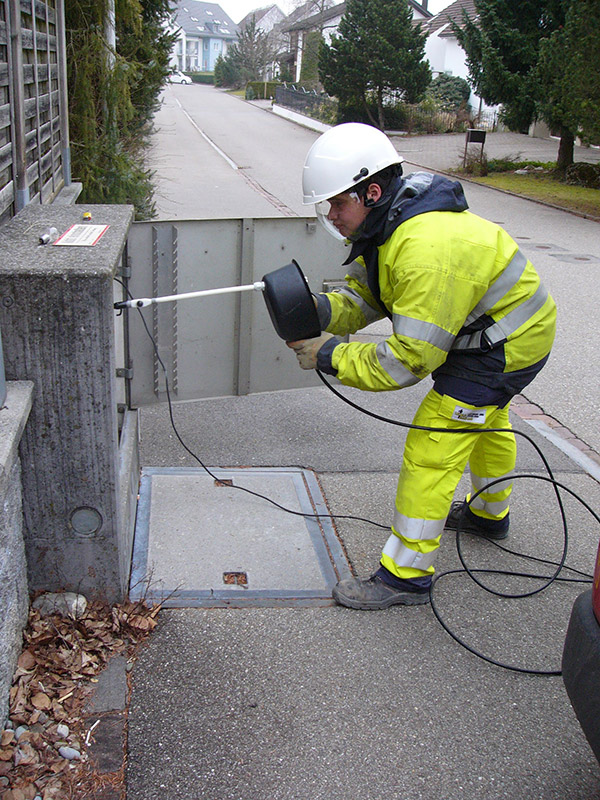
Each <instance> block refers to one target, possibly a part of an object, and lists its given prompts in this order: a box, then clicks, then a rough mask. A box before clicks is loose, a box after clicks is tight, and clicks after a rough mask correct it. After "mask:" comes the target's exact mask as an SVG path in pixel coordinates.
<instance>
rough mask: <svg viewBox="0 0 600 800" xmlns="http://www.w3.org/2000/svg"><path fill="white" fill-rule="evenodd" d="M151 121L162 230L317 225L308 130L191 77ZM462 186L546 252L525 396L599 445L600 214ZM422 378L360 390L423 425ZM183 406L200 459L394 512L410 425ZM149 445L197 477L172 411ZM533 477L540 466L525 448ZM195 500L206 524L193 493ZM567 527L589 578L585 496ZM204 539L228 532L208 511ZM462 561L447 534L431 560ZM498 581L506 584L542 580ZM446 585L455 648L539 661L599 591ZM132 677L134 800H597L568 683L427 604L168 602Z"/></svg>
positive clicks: (441, 158) (518, 513)
mask: <svg viewBox="0 0 600 800" xmlns="http://www.w3.org/2000/svg"><path fill="white" fill-rule="evenodd" d="M184 111H185V113H184ZM157 125H158V132H157V134H156V136H155V140H154V141H155V147H154V152H153V155H152V166H153V167H154V168H155V169H156V170H157V171H158V178H159V197H158V200H159V208H160V213H161V216H162V218H163V219H189V218H192V219H194V218H215V217H217V218H218V217H247V216H250V217H252V216H287V215H289V214H299V215H304V212H305V210H304V209H303V208H302V206H301V204H300V175H301V168H302V163H303V161H304V156H305V154H306V151H307V150H308V148H309V147H310V144H311V143H312V142H313V141H314V139H315V138H316V136H317V134H316V133H314V132H311V131H309V130H306V129H304V128H301V127H299V126H297V125H295V124H292V123H290V122H289V121H286V120H282V119H280V118H277V117H276V116H275V115H273V114H270V113H267V112H266V111H265V110H264V109H262V108H259V107H256V106H252V105H250V104H248V103H245V102H243V101H240V100H239V99H237V98H233V97H231V96H228V95H226V94H224V93H222V92H218V91H215V90H214V89H211V88H210V87H201V86H195V85H192V86H171V87H169V88H168V89H167V90H166V92H165V96H164V104H163V107H162V109H161V111H160V112H159V114H158V117H157ZM209 140H210V141H209ZM394 141H395V143H396V146H397V147H398V149H399V150H400V151H403V150H404V151H405V152H404V154H405V157H406V159H407V162H408V158H409V156H410V158H411V159H413V161H412V165H411V164H408V168H409V169H410V170H411V171H413V169H414V168H422V167H425V168H427V167H429V168H431V169H438V170H442V169H444V168H448V167H449V166H451V165H452V164H453V163H455V162H454V159H455V158H456V154H457V149H458V147H459V143H458V140H457V139H453V137H415V138H411V139H401V138H399V137H398V138H397V139H396V138H395V139H394ZM211 142H212V144H211ZM213 145H215V146H216V147H218V148H219V150H220V152H218V151H217V150H215V147H214V146H213ZM525 145H526V146H527V147H528V148H530V149H531V150H532V151H535V149H536V142H535V141H534V142H529V141H528V140H526V141H525V142H524V141H523V140H522V138H521V139H520V138H518V137H517V138H516V139H509V140H507V141H504V142H503V144H502V146H503V147H510V148H511V150H512V152H514V151H515V150H518V149H519V148H522V147H523V146H525ZM541 146H542V147H544V148H548V147H551V144H549V143H541ZM225 156H227V158H228V159H229V161H227V160H226V158H225ZM230 162H232V163H233V166H232V163H230ZM234 166H237V167H238V169H234ZM466 192H467V196H468V199H469V202H470V204H471V207H472V209H473V210H474V211H475V212H476V213H481V214H482V215H483V216H486V217H489V218H490V219H493V220H495V221H498V222H501V223H502V224H503V225H504V226H505V227H506V228H507V229H508V230H509V232H510V233H511V234H512V235H513V236H514V237H515V238H516V239H517V240H518V241H519V244H520V246H521V247H522V248H523V249H524V250H525V251H526V252H527V254H528V255H531V256H532V257H535V258H534V260H535V263H536V265H537V266H538V268H539V270H540V272H541V273H542V275H543V279H544V281H545V282H546V283H547V284H548V286H549V288H550V289H551V291H552V292H553V293H554V295H555V296H556V299H557V302H558V306H559V312H560V314H559V334H558V339H557V344H556V347H555V351H554V355H553V357H552V359H551V361H550V363H549V364H548V366H547V367H546V368H545V369H544V370H543V372H542V374H541V375H540V376H538V378H537V379H536V381H535V382H534V384H533V385H532V387H531V388H530V389H528V390H527V396H528V397H529V398H530V399H532V400H534V401H535V402H537V403H539V404H540V405H541V406H542V407H543V408H544V410H545V411H546V412H547V413H549V414H551V415H554V416H556V417H557V419H560V420H562V421H563V422H564V423H565V424H567V425H568V427H570V428H571V429H572V430H573V431H575V432H576V433H577V434H578V436H579V437H580V438H581V439H582V440H584V441H587V442H588V443H589V444H594V445H595V449H596V450H599V449H600V434H599V433H598V429H597V419H598V380H597V377H596V369H597V365H598V357H597V353H596V347H595V336H594V332H595V327H596V322H595V312H596V308H597V307H598V299H599V298H598V294H599V289H598V282H597V279H596V272H597V269H598V264H599V263H600V256H599V253H598V230H599V229H598V224H597V223H595V222H591V221H590V220H585V219H580V218H578V217H575V216H572V215H569V214H565V213H564V212H560V211H556V210H554V209H550V208H546V207H544V206H540V205H538V204H535V203H531V202H529V201H525V200H521V199H519V198H513V197H511V196H509V195H505V194H502V193H498V192H495V191H493V190H490V189H485V188H483V187H479V186H474V185H471V184H468V185H467V186H466ZM580 259H587V260H580ZM425 383H426V382H425V381H424V382H423V385H421V384H419V385H418V386H416V387H413V388H412V389H411V390H407V391H406V392H388V393H382V394H381V395H377V396H370V395H369V396H368V397H367V396H365V393H362V392H361V393H356V392H355V394H360V395H361V397H360V398H356V397H355V398H354V399H357V400H359V401H360V402H362V404H364V405H367V406H368V407H370V408H372V409H373V410H375V411H377V412H378V413H380V414H382V415H384V416H394V417H396V418H398V417H399V416H401V417H403V418H404V417H406V418H408V419H409V418H410V417H411V415H412V412H413V411H414V409H415V408H416V405H417V404H418V402H419V399H420V396H421V395H422V394H423V392H424V391H425V390H426V388H427V387H426V386H425ZM348 392H349V393H350V394H352V390H348ZM175 416H176V420H177V423H178V427H179V430H180V433H181V434H182V436H183V438H184V440H185V441H186V443H187V444H188V446H189V447H190V448H191V449H192V450H193V451H197V452H198V453H200V454H201V455H202V457H203V458H204V460H205V463H208V464H212V465H227V466H236V465H239V466H254V465H263V466H285V465H301V466H303V467H305V468H312V469H314V470H315V471H316V474H317V475H318V479H319V481H320V484H321V486H322V488H323V492H324V495H325V497H326V498H327V503H328V505H329V507H330V508H331V509H332V510H333V513H339V512H340V510H341V511H342V512H350V513H353V514H355V515H359V516H363V517H366V518H370V519H376V520H383V521H385V520H387V519H389V515H390V513H391V505H392V498H393V495H394V489H395V483H396V480H397V471H398V467H399V463H400V458H401V453H402V447H403V443H404V436H405V434H404V432H403V431H400V430H399V429H396V428H394V429H393V430H392V429H391V428H390V426H387V425H383V424H382V423H376V422H374V421H373V420H371V419H368V418H367V417H365V416H364V415H363V414H360V413H358V412H354V411H351V410H348V409H347V408H345V407H342V406H341V404H340V403H339V402H337V401H335V400H333V399H332V398H331V396H330V395H329V393H328V392H327V390H326V389H324V388H322V387H319V388H312V389H299V390H293V391H290V392H265V393H262V394H260V393H257V394H253V395H250V396H247V397H224V398H216V399H211V400H204V401H199V402H189V403H183V404H179V405H177V406H176V408H175ZM513 424H515V427H516V428H517V429H518V430H520V431H523V432H527V433H528V434H530V435H532V436H533V439H534V441H536V442H537V443H538V444H539V445H541V446H542V447H543V449H544V450H545V451H546V453H547V455H548V457H549V458H550V460H551V463H552V467H553V469H554V471H555V475H556V476H557V478H558V479H559V480H561V481H562V482H564V483H565V484H566V485H567V486H569V487H570V488H572V489H573V490H575V491H578V492H580V493H581V494H582V495H583V496H585V497H586V499H587V501H588V502H589V503H590V504H591V505H592V507H594V508H598V507H599V506H600V485H599V483H598V481H597V480H595V479H594V478H592V477H591V476H590V475H589V474H586V472H585V470H583V469H582V468H581V467H580V466H578V465H577V464H576V463H574V462H573V461H572V460H571V459H570V458H569V457H568V456H567V455H566V454H565V453H564V452H563V451H561V450H560V449H559V448H554V447H553V446H552V445H551V444H549V443H548V442H547V441H545V440H543V439H542V437H541V436H539V435H538V434H537V433H536V432H535V431H533V430H532V428H531V427H530V426H529V424H528V423H526V422H525V421H523V420H520V419H519V418H518V417H516V416H515V418H514V419H513ZM141 443H142V460H143V463H144V464H146V465H153V466H194V465H195V462H194V461H193V459H191V457H190V456H189V455H188V454H187V453H185V452H184V451H183V450H182V448H181V446H180V445H179V443H178V442H177V441H176V440H175V437H174V435H173V432H172V430H171V429H170V427H169V420H168V415H167V413H166V410H165V409H164V408H158V407H155V408H152V409H145V410H144V411H143V413H142V415H141ZM518 471H519V472H521V473H541V472H542V471H543V470H542V469H541V467H540V463H539V460H538V457H537V455H536V454H535V453H534V452H533V450H532V449H531V448H530V447H528V446H523V444H522V442H521V441H520V442H519V461H518ZM523 483H525V482H521V486H520V487H519V490H518V491H515V493H514V497H513V500H512V504H511V516H512V520H513V524H511V536H510V539H509V540H508V541H509V543H510V545H511V546H512V547H513V548H514V550H516V551H518V552H527V553H530V554H531V555H534V556H537V557H543V558H548V559H553V560H556V559H558V558H559V555H560V551H561V544H562V538H561V529H560V523H559V520H558V519H557V513H556V506H555V499H554V497H553V495H552V491H551V489H550V488H549V487H548V486H547V485H546V484H543V483H542V482H540V481H535V482H533V481H528V482H526V488H523ZM464 489H465V481H463V485H461V486H460V487H459V492H462V491H463V490H464ZM188 502H189V504H190V506H194V509H193V510H194V511H196V512H197V508H196V507H195V506H196V505H197V501H196V499H195V498H194V497H190V498H189V501H188ZM182 513H183V514H184V515H185V513H186V508H182ZM566 513H567V517H568V520H569V529H570V535H571V540H570V546H569V557H568V563H569V564H570V565H572V566H574V567H576V568H578V569H581V570H584V571H585V570H589V569H590V567H591V565H592V563H593V559H594V556H595V552H596V548H597V542H598V530H597V526H596V525H595V524H593V523H592V521H591V519H590V518H589V516H586V514H585V512H584V510H583V509H582V508H581V507H580V506H578V505H577V504H576V503H575V502H574V501H572V500H571V498H570V497H569V498H568V499H567V500H566ZM173 524H174V525H175V524H177V521H176V520H174V521H173ZM236 525H237V520H235V519H234V520H232V528H233V529H235V528H236ZM205 527H206V531H207V535H208V536H211V535H214V532H213V530H212V528H211V520H210V519H206V523H205ZM337 527H338V532H339V535H340V537H341V540H342V542H343V545H344V548H345V551H346V553H347V555H348V558H349V561H350V563H351V565H352V567H353V569H354V570H355V571H356V573H357V574H360V575H365V574H369V573H370V572H371V571H372V570H373V568H374V566H375V565H376V563H377V559H378V555H379V553H380V551H381V546H382V544H383V541H384V539H385V538H386V534H385V532H382V531H380V530H374V529H373V528H372V527H370V526H368V525H365V524H363V523H361V522H357V521H353V520H346V519H338V525H337ZM241 534H242V536H243V535H244V531H243V530H242V531H241ZM168 535H169V531H168V530H166V531H165V536H166V537H168ZM281 535H282V536H285V535H286V530H285V523H284V527H283V532H282V534H281ZM465 544H466V547H467V551H466V555H467V558H468V559H469V563H470V564H471V565H473V564H475V565H476V566H478V567H481V568H485V567H490V568H494V569H501V568H507V569H512V570H517V571H521V570H523V569H524V570H525V571H536V570H543V569H546V567H547V565H546V566H539V565H532V564H531V562H526V564H525V566H524V564H523V561H522V560H521V559H517V558H516V557H514V556H511V555H510V554H505V553H500V552H499V551H497V550H496V548H492V547H491V546H490V545H489V543H486V542H482V541H478V540H476V541H470V542H466V543H465ZM273 549H274V551H276V550H277V548H276V547H274V548H273ZM194 556H195V557H202V553H195V554H194ZM276 557H277V552H273V558H274V559H275V558H276ZM459 567H460V562H459V560H458V556H457V552H456V547H455V540H454V537H453V536H452V535H448V534H447V535H445V536H444V537H443V538H442V544H441V549H440V557H439V563H438V565H437V567H436V568H439V569H441V570H442V571H444V570H453V569H457V568H459ZM293 568H294V565H293V563H292V564H290V565H289V569H293ZM499 580H500V582H501V588H502V589H504V590H506V589H508V588H509V584H510V585H511V586H512V588H514V590H515V591H524V590H527V589H529V588H530V586H531V583H530V582H529V581H527V580H525V581H524V583H525V584H526V586H519V587H517V586H514V581H515V580H516V579H511V580H510V581H508V582H507V580H506V579H504V578H500V579H499ZM439 585H440V589H439V594H438V595H437V598H438V602H439V610H440V612H441V613H442V615H443V616H444V618H445V619H446V621H447V622H448V623H449V624H450V625H451V627H452V628H453V629H454V630H455V631H456V632H457V633H458V634H459V635H461V636H463V638H465V639H466V640H467V641H468V642H469V643H470V644H471V645H473V646H474V647H476V648H478V649H480V650H482V651H483V652H485V653H487V654H488V655H490V656H491V657H493V658H497V659H498V660H500V661H503V662H508V663H510V664H513V665H520V666H525V667H528V668H530V669H533V670H547V669H551V670H552V669H556V668H557V667H559V665H560V657H561V652H562V643H563V641H564V634H565V630H566V625H567V622H568V618H569V613H570V608H571V606H572V603H573V600H574V598H575V596H576V595H577V594H579V593H580V592H581V591H582V590H583V588H585V587H582V585H581V584H570V583H568V584H567V583H565V584H554V585H553V586H552V587H551V589H550V590H548V591H547V592H544V593H542V594H541V595H536V596H535V597H533V598H529V599H527V600H518V601H510V600H505V599H501V598H497V597H493V596H490V595H486V594H485V593H483V592H482V591H481V590H480V589H479V588H478V587H476V586H475V584H474V583H472V582H470V581H469V580H468V579H466V578H465V576H464V575H454V576H448V577H446V578H444V580H443V581H440V584H439ZM131 681H132V695H131V704H130V708H129V717H128V748H127V750H128V752H127V797H128V800H179V799H180V798H186V800H187V799H188V798H189V800H359V798H360V799H361V800H380V798H383V797H386V798H389V799H390V800H463V799H464V798H468V799H469V800H504V798H506V800H567V799H568V800H600V769H599V767H598V764H597V762H596V760H595V758H594V756H593V754H592V752H591V750H590V748H589V746H588V744H587V742H586V740H585V738H584V736H583V733H582V731H581V729H580V727H579V725H578V723H577V721H576V719H575V716H574V714H573V711H572V709H571V707H570V704H569V701H568V699H567V697H566V693H565V690H564V686H563V684H562V681H561V679H560V678H559V677H549V676H544V677H540V676H534V675H530V674H521V673H518V672H514V671H507V670H503V669H500V668H499V667H496V666H492V665H491V664H489V663H487V662H484V661H482V660H480V659H478V658H476V657H475V656H474V655H473V654H472V653H470V652H468V651H467V650H465V649H463V648H461V647H460V646H459V645H458V644H457V643H456V642H455V641H453V640H452V639H451V638H450V637H449V636H448V635H447V634H446V632H445V631H444V630H443V629H442V628H441V627H440V625H439V624H438V622H437V621H436V619H435V617H434V615H433V613H432V610H431V608H430V607H429V606H419V607H414V608H400V607H396V608H392V609H389V610H388V611H386V612H377V613H365V612H355V611H350V610H348V609H343V608H340V607H335V606H332V605H324V606H323V607H317V608H246V609H235V608H228V609H193V608H184V609H179V610H174V611H162V612H161V614H160V615H159V626H158V628H157V630H156V631H155V632H154V633H153V635H152V637H151V638H150V640H149V641H148V643H147V644H146V646H145V647H144V648H143V649H142V650H141V651H140V653H139V658H138V661H137V664H136V666H135V668H134V670H133V673H132V677H131Z"/></svg>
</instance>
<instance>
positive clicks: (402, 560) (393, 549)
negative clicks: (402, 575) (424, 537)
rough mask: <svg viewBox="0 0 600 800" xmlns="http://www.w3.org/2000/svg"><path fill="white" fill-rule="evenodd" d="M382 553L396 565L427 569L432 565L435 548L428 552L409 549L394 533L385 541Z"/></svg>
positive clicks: (434, 557) (435, 553) (435, 554)
mask: <svg viewBox="0 0 600 800" xmlns="http://www.w3.org/2000/svg"><path fill="white" fill-rule="evenodd" d="M383 555H385V556H387V557H388V558H391V559H392V561H393V562H394V564H396V566H398V567H412V568H413V569H422V570H423V571H425V570H428V569H429V568H430V567H432V566H433V563H434V561H435V559H436V556H437V548H436V549H435V550H432V551H431V552H430V553H419V552H417V551H416V550H411V549H410V547H406V545H405V544H404V543H403V542H402V540H401V539H399V538H398V537H397V536H396V534H395V533H392V535H391V536H390V538H389V539H388V540H387V542H386V543H385V546H384V548H383Z"/></svg>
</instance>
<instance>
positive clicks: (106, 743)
mask: <svg viewBox="0 0 600 800" xmlns="http://www.w3.org/2000/svg"><path fill="white" fill-rule="evenodd" d="M125 719H126V718H125V714H124V713H123V712H122V711H112V712H109V713H107V714H104V715H103V716H102V717H100V721H99V723H98V725H96V727H95V728H94V731H93V733H92V736H91V737H90V738H91V743H90V746H89V747H88V749H87V753H88V756H89V759H90V764H91V765H92V766H93V768H94V770H95V771H96V772H99V773H100V774H101V775H106V774H107V773H110V772H118V771H119V770H120V769H121V767H122V766H123V754H124V749H123V748H124V746H125ZM87 722H88V724H89V726H90V727H91V726H92V725H93V724H94V723H95V722H97V720H96V719H94V717H89V718H88V720H87Z"/></svg>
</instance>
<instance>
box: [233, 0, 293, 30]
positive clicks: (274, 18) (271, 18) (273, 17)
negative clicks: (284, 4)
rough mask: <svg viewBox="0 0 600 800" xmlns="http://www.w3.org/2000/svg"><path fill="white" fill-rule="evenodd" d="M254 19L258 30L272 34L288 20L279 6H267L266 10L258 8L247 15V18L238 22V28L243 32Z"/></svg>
mask: <svg viewBox="0 0 600 800" xmlns="http://www.w3.org/2000/svg"><path fill="white" fill-rule="evenodd" d="M253 19H254V23H255V25H256V28H257V29H258V30H261V31H262V32H263V33H271V31H272V30H273V28H274V27H275V26H276V25H278V24H279V23H280V22H283V20H284V19H286V16H285V14H284V13H283V11H282V10H281V9H280V8H279V6H277V5H272V6H265V8H256V9H255V10H254V11H250V13H248V14H246V16H245V17H244V18H243V19H242V20H240V21H239V22H238V28H239V29H240V30H241V31H243V30H244V28H245V27H246V25H248V24H249V23H250V22H252V20H253Z"/></svg>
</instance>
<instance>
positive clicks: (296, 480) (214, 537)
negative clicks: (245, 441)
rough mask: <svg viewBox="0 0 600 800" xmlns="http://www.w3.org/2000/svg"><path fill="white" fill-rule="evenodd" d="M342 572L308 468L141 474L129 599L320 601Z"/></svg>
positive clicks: (220, 603)
mask: <svg viewBox="0 0 600 800" xmlns="http://www.w3.org/2000/svg"><path fill="white" fill-rule="evenodd" d="M259 495H264V496H265V497H267V498H270V499H271V500H272V501H273V502H269V501H268V500H266V499H264V498H263V497H261V496H259ZM274 503H275V504H277V505H274ZM278 506H282V507H283V508H279V507H278ZM284 509H289V511H292V512H295V513H289V511H287V510H284ZM304 515H306V516H304ZM315 515H318V516H315ZM350 574H351V572H350V569H349V566H348V562H347V560H346V557H345V555H344V552H343V549H342V547H341V545H340V542H339V540H338V538H337V535H336V532H335V529H334V527H333V524H332V520H331V517H330V516H329V512H328V510H327V506H326V504H325V499H324V497H323V495H322V493H321V490H320V487H319V484H318V482H317V480H316V477H315V475H314V473H312V472H311V471H309V470H303V469H299V468H279V467H275V468H267V467H260V468H259V467H247V468H233V469H222V468H218V469H217V468H215V469H211V474H208V473H207V472H206V471H205V470H203V469H188V468H177V467H168V468H153V467H148V468H144V469H143V470H142V476H141V483H140V495H139V501H138V510H137V519H136V527H135V539H134V547H133V559H132V569H131V579H130V596H131V598H132V599H137V598H141V597H146V598H147V599H148V600H149V601H151V602H163V604H164V606H165V607H169V608H184V607H190V606H203V607H226V606H233V607H238V606H290V605H322V604H323V603H324V602H327V601H331V590H332V588H333V586H334V585H335V584H336V583H337V582H338V581H339V580H342V579H343V578H346V577H349V576H350Z"/></svg>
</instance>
